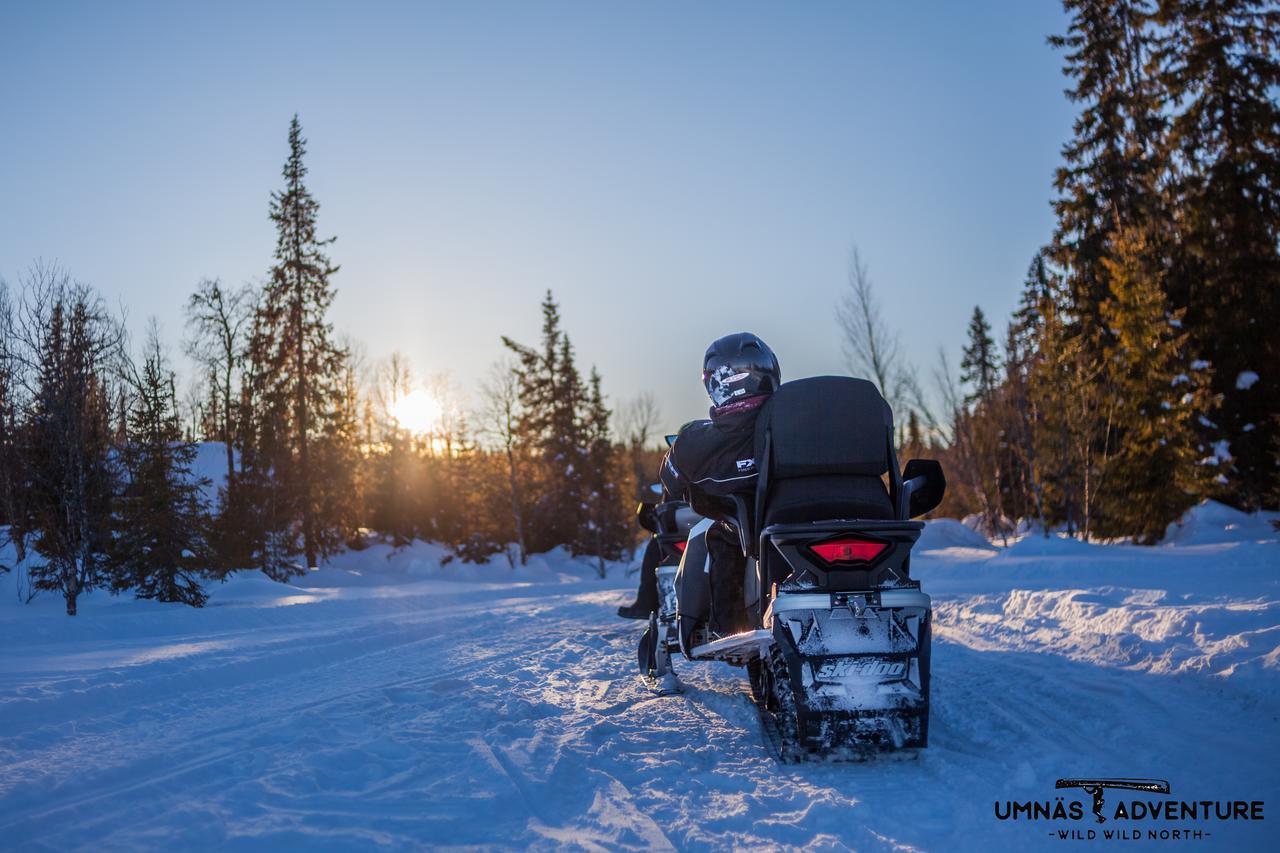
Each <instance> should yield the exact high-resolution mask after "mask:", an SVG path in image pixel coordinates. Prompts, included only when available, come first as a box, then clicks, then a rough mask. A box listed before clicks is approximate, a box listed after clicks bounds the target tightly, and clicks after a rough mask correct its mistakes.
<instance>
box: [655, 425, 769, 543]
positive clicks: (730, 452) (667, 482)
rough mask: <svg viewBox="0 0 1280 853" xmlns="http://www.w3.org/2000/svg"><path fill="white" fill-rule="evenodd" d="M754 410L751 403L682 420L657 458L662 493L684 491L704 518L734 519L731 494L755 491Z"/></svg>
mask: <svg viewBox="0 0 1280 853" xmlns="http://www.w3.org/2000/svg"><path fill="white" fill-rule="evenodd" d="M759 411H760V407H759V406H754V407H751V408H748V409H741V410H738V411H734V412H731V413H729V414H723V415H718V416H713V417H712V418H711V419H710V420H705V421H693V422H692V423H689V424H686V425H685V426H684V428H683V429H681V430H680V435H679V436H677V438H676V440H675V443H674V444H672V446H671V449H670V450H669V451H667V456H666V458H665V459H664V460H663V461H662V472H661V478H662V485H663V487H664V488H665V489H666V490H667V494H669V495H672V496H681V495H683V496H684V497H685V498H686V499H687V500H688V501H689V504H690V505H691V506H692V507H693V509H694V511H695V512H697V513H698V514H699V515H702V516H705V517H707V518H714V519H718V520H726V519H731V518H733V514H734V512H733V510H734V503H733V500H732V495H734V494H739V495H743V496H744V497H746V496H749V495H752V494H754V493H755V487H756V475H757V473H758V472H757V470H756V459H755V426H756V415H757V414H758V413H759Z"/></svg>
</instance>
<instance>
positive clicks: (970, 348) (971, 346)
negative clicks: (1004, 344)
mask: <svg viewBox="0 0 1280 853" xmlns="http://www.w3.org/2000/svg"><path fill="white" fill-rule="evenodd" d="M960 370H961V373H960V381H962V382H966V383H968V384H969V385H971V386H973V393H972V394H970V395H969V396H968V397H967V398H966V400H967V402H970V403H973V402H975V401H979V400H989V399H990V398H991V394H992V392H993V391H994V390H995V387H996V383H997V381H998V379H997V377H998V371H999V370H1000V357H999V356H998V355H997V354H996V342H995V341H994V340H993V339H992V338H991V324H990V323H988V322H987V318H986V316H985V315H983V313H982V309H981V308H979V307H977V306H974V309H973V317H972V318H971V319H970V320H969V343H968V344H967V345H966V346H965V348H964V352H963V356H962V358H961V359H960Z"/></svg>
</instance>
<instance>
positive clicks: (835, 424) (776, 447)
mask: <svg viewBox="0 0 1280 853" xmlns="http://www.w3.org/2000/svg"><path fill="white" fill-rule="evenodd" d="M731 379H732V377H731V376H725V377H724V383H725V384H726V388H727V387H728V383H729V382H730V380H731ZM730 393H731V392H730ZM893 437H894V430H893V416H892V413H891V412H890V409H889V406H888V404H887V403H886V402H885V400H884V398H883V397H882V396H881V395H880V392H879V391H878V390H877V389H876V387H875V386H874V385H873V384H871V383H870V382H867V381H865V380H861V379H851V378H847V377H835V376H822V377H815V378H810V379H800V380H795V381H792V382H788V383H784V384H783V385H781V386H780V387H779V389H778V390H777V392H776V393H775V394H774V395H773V396H772V398H771V399H770V400H769V401H768V402H767V403H766V404H765V405H764V407H763V408H762V409H761V410H760V414H759V416H758V417H757V420H756V426H755V453H754V464H755V466H756V468H757V470H758V477H757V483H756V489H755V493H754V496H747V497H736V498H735V499H734V501H735V503H736V506H737V512H736V517H735V518H734V520H733V521H732V524H731V526H732V528H733V529H734V531H735V532H736V535H737V539H738V543H739V545H740V547H741V549H742V552H743V554H744V555H745V556H746V577H745V582H744V584H743V589H744V592H743V599H744V600H743V604H744V606H745V608H746V612H747V614H748V621H749V622H750V624H751V625H752V626H753V627H751V628H750V629H749V630H746V631H741V632H738V633H734V634H730V635H728V636H717V635H716V634H715V633H714V632H713V631H711V630H710V629H709V625H710V624H713V622H714V620H711V619H710V616H711V612H710V611H711V607H712V599H713V596H712V593H711V591H710V588H709V586H710V581H709V579H710V577H711V572H710V568H711V558H710V553H709V550H708V544H707V532H708V531H709V530H710V529H711V528H712V526H713V525H714V524H715V523H716V522H712V521H711V520H710V519H702V520H700V521H699V522H698V523H697V524H695V525H693V527H692V528H691V529H690V531H689V534H688V539H687V541H686V543H685V547H684V548H683V552H682V553H681V556H680V563H679V566H678V568H677V569H675V572H674V575H675V576H674V578H673V579H672V585H671V587H669V588H668V589H670V593H671V594H670V595H668V594H667V593H666V592H665V591H664V593H663V595H662V597H661V598H662V600H661V603H660V610H659V612H658V613H656V614H655V615H654V618H653V623H652V624H651V626H650V631H649V632H646V634H645V638H644V639H642V641H641V647H640V653H639V658H640V667H641V672H642V674H643V675H644V676H646V677H647V678H649V679H652V680H654V681H655V682H660V683H661V686H662V688H663V690H665V691H672V690H675V689H677V687H676V685H677V681H676V679H675V675H674V673H673V672H672V670H671V663H670V658H669V657H668V656H667V654H666V653H667V650H668V648H669V645H670V644H671V639H672V637H671V633H672V632H674V634H675V636H674V640H675V644H676V645H678V647H679V649H680V650H681V651H682V652H683V654H684V656H685V657H686V658H688V659H690V660H695V661H703V660H718V661H724V662H727V663H730V664H734V665H737V666H743V667H745V668H746V669H747V672H748V675H749V678H750V683H751V692H752V696H753V698H754V699H755V701H756V704H757V706H758V708H759V710H760V714H761V719H762V722H763V723H764V726H765V729H766V731H767V732H768V733H769V735H770V739H771V741H772V742H773V744H774V746H775V748H776V750H777V752H778V754H779V757H780V758H781V759H783V760H784V761H797V760H802V759H806V758H810V757H836V758H852V759H857V758H865V757H867V756H869V755H871V754H875V753H880V752H895V751H899V750H912V749H918V748H920V747H924V746H926V745H927V743H928V736H929V664H930V632H931V619H932V602H931V600H930V598H929V596H928V595H927V594H925V593H924V592H923V591H922V590H921V589H920V583H919V582H918V581H916V580H914V579H913V578H912V577H911V572H910V564H911V549H912V547H913V546H914V544H915V542H916V540H917V539H918V538H919V536H920V532H921V530H923V528H924V523H923V522H920V521H913V520H912V519H915V518H917V517H919V516H921V515H924V514H925V513H927V512H929V511H930V510H932V509H934V508H935V507H937V506H938V504H939V503H940V502H941V501H942V496H943V492H944V490H945V488H946V480H945V478H944V476H943V472H942V467H941V466H940V465H939V464H938V463H937V462H935V461H933V460H925V459H912V460H910V461H909V462H907V464H906V466H905V468H904V469H902V470H901V471H899V469H898V466H897V460H896V457H895V453H894V445H893ZM720 523H724V522H723V521H722V522H720ZM659 576H660V577H662V574H661V570H660V575H659ZM664 626H665V629H664Z"/></svg>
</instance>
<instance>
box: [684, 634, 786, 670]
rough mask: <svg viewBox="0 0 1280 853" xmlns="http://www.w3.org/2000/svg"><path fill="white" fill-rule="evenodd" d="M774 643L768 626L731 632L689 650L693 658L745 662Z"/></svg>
mask: <svg viewBox="0 0 1280 853" xmlns="http://www.w3.org/2000/svg"><path fill="white" fill-rule="evenodd" d="M771 645H773V632H772V631H770V630H768V629H766V628H757V629H756V630H754V631H743V632H742V633H741V634H730V635H729V636H727V637H721V638H720V639H718V640H712V641H711V642H710V643H703V644H702V645H700V646H694V647H693V648H692V649H690V651H689V657H690V658H692V659H693V660H723V661H728V662H729V663H736V664H745V663H746V662H747V661H749V660H752V659H753V658H756V657H759V656H760V655H761V653H763V652H764V650H765V649H767V648H768V647H769V646H771Z"/></svg>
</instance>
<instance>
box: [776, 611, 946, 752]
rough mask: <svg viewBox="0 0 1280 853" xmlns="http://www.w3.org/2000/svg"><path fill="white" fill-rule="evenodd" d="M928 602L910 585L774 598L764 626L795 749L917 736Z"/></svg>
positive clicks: (903, 741)
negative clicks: (789, 698)
mask: <svg viewBox="0 0 1280 853" xmlns="http://www.w3.org/2000/svg"><path fill="white" fill-rule="evenodd" d="M930 605H931V602H930V599H929V596H928V595H926V594H924V593H922V592H920V590H919V589H915V588H899V589H886V590H869V591H864V592H856V593H854V592H848V593H811V592H806V593H781V594H779V595H778V596H777V598H775V599H774V601H773V602H772V603H771V605H770V614H771V618H772V623H773V624H772V631H771V635H772V639H773V641H774V642H776V643H777V646H778V650H779V652H780V654H781V656H782V659H783V661H784V662H785V664H786V671H787V675H788V676H789V680H790V682H791V688H792V689H791V691H790V692H791V694H792V695H793V696H794V697H795V703H796V708H795V713H796V719H797V723H798V725H797V729H798V734H799V737H800V741H801V744H800V745H801V746H802V747H803V748H804V749H807V750H813V751H822V752H824V753H829V752H832V751H838V750H840V749H853V750H857V751H864V752H865V751H878V750H892V749H911V748H919V747H924V746H926V745H927V743H928V738H929V658H930V648H929V647H930V620H931V609H930Z"/></svg>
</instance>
